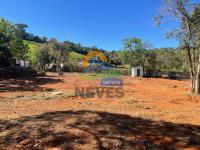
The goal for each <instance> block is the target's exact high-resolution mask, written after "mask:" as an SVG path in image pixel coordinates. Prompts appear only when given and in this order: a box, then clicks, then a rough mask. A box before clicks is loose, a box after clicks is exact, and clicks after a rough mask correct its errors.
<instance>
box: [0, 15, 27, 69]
mask: <svg viewBox="0 0 200 150" xmlns="http://www.w3.org/2000/svg"><path fill="white" fill-rule="evenodd" d="M27 52H28V46H27V45H26V44H24V42H23V40H22V39H21V38H20V37H19V36H18V34H17V32H16V29H15V26H14V25H13V24H12V23H10V22H9V21H7V20H4V19H3V18H0V59H1V61H0V66H9V65H10V62H11V58H12V57H15V58H18V59H25V58H26V57H27V55H26V54H27Z"/></svg>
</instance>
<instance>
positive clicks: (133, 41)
mask: <svg viewBox="0 0 200 150" xmlns="http://www.w3.org/2000/svg"><path fill="white" fill-rule="evenodd" d="M123 45H124V51H123V58H124V62H125V63H128V64H130V66H135V65H139V66H143V67H144V66H145V53H146V50H147V49H148V44H147V43H145V42H143V41H142V40H141V39H139V38H128V39H125V40H123Z"/></svg>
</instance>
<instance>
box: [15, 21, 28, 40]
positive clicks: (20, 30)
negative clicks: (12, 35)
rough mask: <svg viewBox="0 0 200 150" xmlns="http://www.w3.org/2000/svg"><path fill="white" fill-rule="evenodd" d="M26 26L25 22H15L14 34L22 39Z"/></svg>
mask: <svg viewBox="0 0 200 150" xmlns="http://www.w3.org/2000/svg"><path fill="white" fill-rule="evenodd" d="M26 28H28V25H26V24H22V23H19V24H15V29H16V31H15V32H16V35H17V36H18V37H20V38H22V39H24V38H25V37H26Z"/></svg>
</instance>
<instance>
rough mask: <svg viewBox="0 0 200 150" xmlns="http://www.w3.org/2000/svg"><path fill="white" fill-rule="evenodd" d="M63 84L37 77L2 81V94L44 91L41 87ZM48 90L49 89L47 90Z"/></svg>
mask: <svg viewBox="0 0 200 150" xmlns="http://www.w3.org/2000/svg"><path fill="white" fill-rule="evenodd" d="M59 82H63V81H62V80H60V79H53V78H51V77H35V78H23V79H0V92H12V91H44V90H45V89H44V88H42V87H41V85H45V84H53V83H59ZM47 90H48V89H47Z"/></svg>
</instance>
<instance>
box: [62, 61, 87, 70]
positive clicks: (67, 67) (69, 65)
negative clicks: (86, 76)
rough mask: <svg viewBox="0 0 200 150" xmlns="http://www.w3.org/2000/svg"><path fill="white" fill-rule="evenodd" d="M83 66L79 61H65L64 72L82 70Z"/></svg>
mask: <svg viewBox="0 0 200 150" xmlns="http://www.w3.org/2000/svg"><path fill="white" fill-rule="evenodd" d="M82 71H83V68H82V66H80V65H78V64H77V63H65V64H64V72H82Z"/></svg>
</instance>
